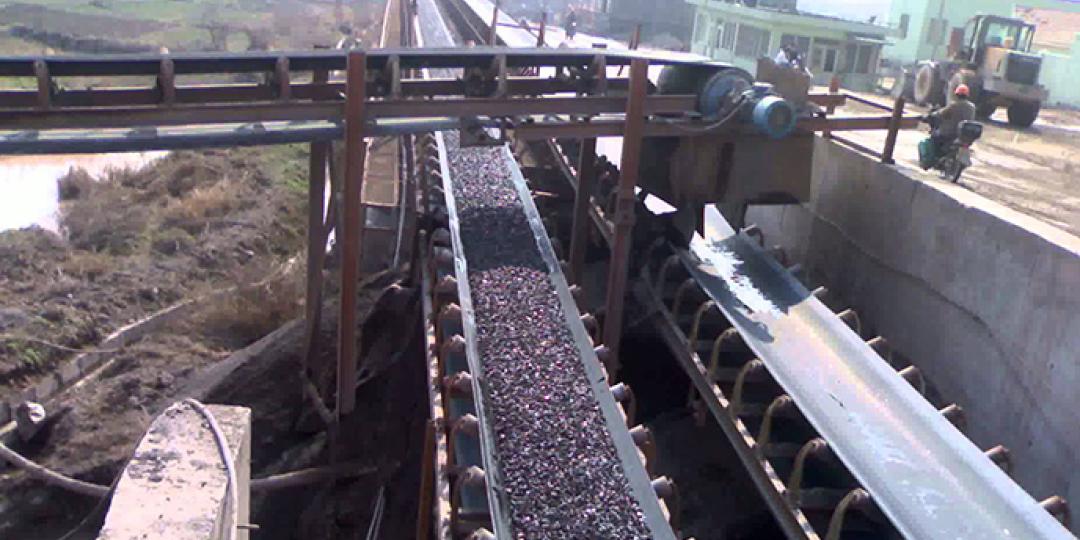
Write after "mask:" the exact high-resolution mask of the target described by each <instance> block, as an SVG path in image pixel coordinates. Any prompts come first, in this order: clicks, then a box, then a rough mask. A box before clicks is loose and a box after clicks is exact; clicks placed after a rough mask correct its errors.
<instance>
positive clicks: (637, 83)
mask: <svg viewBox="0 0 1080 540" xmlns="http://www.w3.org/2000/svg"><path fill="white" fill-rule="evenodd" d="M648 86H649V62H648V61H645V60H635V61H634V63H633V64H631V66H630V99H629V100H628V101H627V105H626V127H625V128H624V130H623V153H622V162H621V169H622V170H621V173H622V174H621V176H620V177H619V187H618V199H617V200H618V203H617V206H616V210H615V220H614V221H615V242H614V245H613V247H612V249H611V266H610V268H609V269H608V290H607V311H606V315H605V320H604V336H603V337H604V344H605V345H607V347H608V348H609V349H610V350H611V365H609V366H608V373H609V375H610V377H611V380H612V381H617V380H618V373H619V364H620V361H619V343H620V341H621V340H622V323H623V307H624V306H625V303H626V284H627V280H628V279H629V275H628V272H629V270H628V268H627V267H628V263H629V259H630V235H631V233H632V232H633V229H634V203H635V198H634V188H635V187H637V181H638V175H639V174H640V168H641V167H640V165H641V147H642V143H643V142H644V136H645V97H646V92H647V91H648ZM578 191H579V193H580V192H583V190H581V189H580V187H579V190H578Z"/></svg>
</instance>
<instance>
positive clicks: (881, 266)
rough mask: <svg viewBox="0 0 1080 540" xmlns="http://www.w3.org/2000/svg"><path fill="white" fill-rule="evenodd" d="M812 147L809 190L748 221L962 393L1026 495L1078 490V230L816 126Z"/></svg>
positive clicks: (1077, 493) (971, 427) (979, 440)
mask: <svg viewBox="0 0 1080 540" xmlns="http://www.w3.org/2000/svg"><path fill="white" fill-rule="evenodd" d="M815 152H816V155H815V159H814V180H813V195H812V199H811V201H810V202H809V203H806V204H804V205H799V206H787V207H755V208H752V209H751V210H750V213H749V215H748V223H756V224H758V225H759V226H760V227H761V228H762V229H763V230H764V232H765V234H766V238H767V239H768V241H769V243H770V244H771V245H775V244H779V245H782V246H784V247H785V248H787V250H788V254H789V256H790V257H791V258H792V259H794V260H796V261H799V262H802V263H803V265H804V267H805V268H806V269H807V270H808V271H809V272H810V273H811V274H812V275H814V276H816V277H819V278H821V279H822V280H823V282H824V283H825V284H826V285H827V286H828V287H829V289H830V290H832V291H833V292H836V293H838V294H839V295H840V296H841V297H843V298H844V299H845V300H847V301H848V302H849V303H850V304H851V305H852V306H853V307H855V308H856V309H857V310H858V311H859V314H860V315H861V316H862V318H863V319H864V321H865V322H867V323H869V326H870V327H871V328H873V329H874V331H875V332H876V333H877V334H879V335H882V336H884V337H885V338H887V340H888V341H889V343H890V344H891V345H892V346H893V348H894V349H895V350H896V351H897V352H898V353H900V354H902V355H904V356H905V357H907V358H910V359H911V360H912V361H913V362H914V363H915V364H916V365H917V366H919V367H920V368H921V369H922V370H923V372H924V373H925V374H926V375H927V377H928V379H929V380H930V381H932V382H933V383H934V384H936V385H937V387H938V389H939V390H940V391H941V394H942V396H943V397H944V398H945V399H947V400H949V401H954V402H956V403H958V404H960V405H961V406H962V407H964V409H965V410H966V412H967V417H968V429H967V431H966V433H967V434H968V436H969V437H971V439H972V440H973V441H974V442H975V443H976V444H977V445H979V446H980V447H982V448H984V449H985V448H990V447H992V446H994V445H997V444H1004V445H1005V446H1007V447H1008V448H1009V449H1010V450H1011V451H1012V456H1013V460H1014V462H1015V466H1014V474H1013V477H1014V478H1015V479H1016V480H1017V481H1018V482H1019V483H1020V484H1021V485H1022V486H1023V487H1024V488H1025V489H1027V490H1028V492H1029V493H1031V494H1032V496H1034V497H1035V498H1036V499H1039V500H1041V499H1043V498H1045V497H1048V496H1051V495H1062V496H1064V497H1066V498H1067V499H1069V500H1070V501H1071V502H1072V503H1073V505H1074V506H1075V505H1076V504H1080V468H1078V467H1077V460H1076V457H1075V456H1076V449H1077V448H1080V428H1078V427H1077V426H1078V425H1080V424H1078V423H1077V419H1076V415H1077V413H1076V405H1077V403H1080V401H1078V396H1080V238H1077V237H1075V236H1072V235H1070V234H1068V233H1065V232H1063V231H1061V230H1059V229H1056V228H1054V227H1051V226H1049V225H1045V224H1043V223H1041V222H1038V221H1036V220H1034V219H1032V218H1028V217H1026V216H1023V215H1020V214H1018V213H1016V212H1014V211H1012V210H1009V209H1007V208H1004V207H1003V206H1001V205H998V204H996V203H993V202H991V201H988V200H986V199H984V198H982V197H980V196H978V195H975V194H973V193H971V192H970V191H968V190H966V189H964V188H962V187H958V186H953V185H951V184H946V183H944V182H936V181H923V180H919V179H915V178H913V177H912V176H910V174H911V173H910V172H907V173H905V172H904V171H903V170H901V169H898V168H895V167H889V166H885V165H881V164H879V163H877V162H876V161H874V160H872V159H871V158H869V157H866V156H864V155H862V154H859V153H857V152H855V151H852V150H850V149H847V148H845V147H841V146H839V145H837V144H834V143H831V142H829V141H826V140H824V139H821V138H819V139H818V140H817V141H816V143H815ZM1073 530H1074V531H1076V530H1077V526H1076V525H1074V527H1073Z"/></svg>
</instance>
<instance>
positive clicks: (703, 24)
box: [694, 13, 710, 45]
mask: <svg viewBox="0 0 1080 540" xmlns="http://www.w3.org/2000/svg"><path fill="white" fill-rule="evenodd" d="M709 23H710V20H709V16H708V15H706V14H704V13H698V14H697V18H696V19H695V20H694V41H696V42H698V43H705V44H706V45H708V43H709V31H710V28H709V26H710V25H709Z"/></svg>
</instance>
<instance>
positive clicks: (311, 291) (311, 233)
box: [301, 142, 330, 376]
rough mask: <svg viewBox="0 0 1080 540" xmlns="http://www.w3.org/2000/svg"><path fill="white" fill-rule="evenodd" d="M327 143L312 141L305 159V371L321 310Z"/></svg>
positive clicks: (312, 353)
mask: <svg viewBox="0 0 1080 540" xmlns="http://www.w3.org/2000/svg"><path fill="white" fill-rule="evenodd" d="M329 146H330V143H326V142H315V143H311V156H310V159H309V163H308V167H309V169H308V177H309V182H308V231H307V233H308V242H307V244H308V245H307V295H306V297H305V298H306V302H305V306H304V307H305V310H306V316H305V323H306V327H305V335H304V339H305V341H304V349H305V351H304V357H303V359H302V362H303V364H302V367H301V369H302V370H303V371H304V372H305V373H306V374H307V375H308V376H310V375H311V374H310V373H307V370H308V368H310V367H311V366H312V361H313V359H314V357H315V355H316V354H317V353H318V350H317V348H318V334H319V325H320V322H321V321H320V319H321V317H320V315H321V314H322V271H323V263H324V260H325V256H326V237H325V236H324V233H325V230H326V229H325V226H324V224H323V219H324V216H323V207H324V206H325V200H324V195H325V192H326V171H327V163H326V159H327V156H328V155H329V151H328V149H329Z"/></svg>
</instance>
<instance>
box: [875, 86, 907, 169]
mask: <svg viewBox="0 0 1080 540" xmlns="http://www.w3.org/2000/svg"><path fill="white" fill-rule="evenodd" d="M905 104H906V102H905V101H904V97H903V96H900V97H898V98H896V103H895V104H894V105H893V111H892V113H893V115H892V121H891V122H889V134H888V135H887V136H886V137H885V151H884V152H882V156H881V162H882V163H884V164H886V165H894V164H896V160H894V159H893V153H894V152H895V151H896V139H897V138H898V137H899V136H900V124H901V122H903V120H904V105H905Z"/></svg>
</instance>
